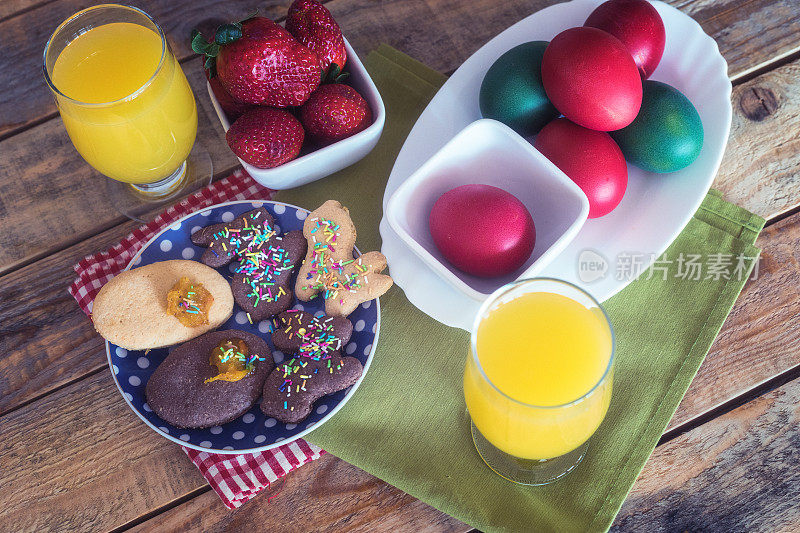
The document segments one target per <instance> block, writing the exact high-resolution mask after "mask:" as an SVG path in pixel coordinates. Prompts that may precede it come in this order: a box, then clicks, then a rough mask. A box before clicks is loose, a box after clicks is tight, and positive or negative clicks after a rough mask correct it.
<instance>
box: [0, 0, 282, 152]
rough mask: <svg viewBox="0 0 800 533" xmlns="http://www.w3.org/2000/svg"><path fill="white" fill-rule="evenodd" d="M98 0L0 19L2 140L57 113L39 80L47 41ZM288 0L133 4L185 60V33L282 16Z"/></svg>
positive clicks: (66, 1)
mask: <svg viewBox="0 0 800 533" xmlns="http://www.w3.org/2000/svg"><path fill="white" fill-rule="evenodd" d="M104 3H107V2H104V1H102V0H90V1H88V2H87V1H86V0H57V1H53V2H49V3H47V4H45V5H42V6H40V7H36V8H34V9H31V10H29V11H26V12H24V13H23V14H21V15H20V16H17V17H12V18H10V19H7V20H5V21H3V22H0V35H2V36H3V45H4V53H3V54H2V55H1V56H0V71H2V72H6V73H7V75H6V76H4V78H3V90H2V91H0V138H2V137H3V136H7V135H9V134H11V133H13V132H15V131H19V130H21V129H23V128H25V127H28V126H30V125H31V124H37V123H39V122H41V121H42V120H44V119H46V118H48V117H51V116H55V114H56V108H55V104H54V102H53V98H52V96H51V95H50V91H49V89H48V88H47V86H46V85H45V82H44V80H43V79H42V52H43V51H44V46H45V43H46V42H47V39H48V38H49V37H50V35H52V33H53V31H54V30H55V29H56V27H58V25H59V24H60V23H61V22H62V21H64V20H66V19H67V18H69V17H70V16H72V15H73V14H74V13H76V12H78V11H80V10H81V9H84V8H86V7H89V6H91V5H96V4H104ZM289 3H290V2H289V1H288V0H266V1H263V0H262V1H260V2H252V1H247V0H229V1H227V2H217V1H215V0H194V1H192V2H165V1H162V0H139V1H138V2H135V5H136V7H139V8H141V9H143V10H144V11H146V12H147V13H149V14H150V15H151V16H152V17H153V18H154V19H155V20H156V21H157V22H158V23H159V24H160V25H161V27H162V28H163V29H164V32H165V34H166V35H167V38H168V40H169V44H170V47H171V48H172V50H173V51H174V53H175V55H176V56H177V57H178V58H180V59H184V58H187V57H189V56H191V55H193V54H194V52H192V51H191V49H190V48H189V35H190V33H191V31H192V29H193V28H194V27H200V28H201V29H204V30H209V29H213V28H215V27H216V26H217V25H218V24H220V23H222V22H228V21H230V20H237V19H238V18H239V17H244V16H246V15H248V14H249V13H252V11H253V9H254V8H256V7H258V9H259V11H260V12H261V13H264V14H265V15H266V16H271V17H279V16H282V15H285V13H286V6H288V5H289Z"/></svg>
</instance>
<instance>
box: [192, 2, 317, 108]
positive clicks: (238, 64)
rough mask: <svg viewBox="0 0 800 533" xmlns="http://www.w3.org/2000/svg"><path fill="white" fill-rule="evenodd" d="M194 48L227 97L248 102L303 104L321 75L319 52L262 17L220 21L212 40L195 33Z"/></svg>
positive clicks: (279, 105)
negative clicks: (232, 21)
mask: <svg viewBox="0 0 800 533" xmlns="http://www.w3.org/2000/svg"><path fill="white" fill-rule="evenodd" d="M192 49H194V51H195V52H197V53H201V54H204V55H206V56H207V57H208V58H209V59H207V60H206V67H207V68H209V69H210V70H211V72H212V75H213V74H214V73H216V75H217V76H219V81H220V83H221V84H222V86H223V87H224V88H225V90H226V91H228V93H230V95H231V96H233V97H234V98H235V99H236V100H239V101H241V102H244V103H248V104H261V105H267V106H273V107H289V106H298V105H301V104H302V103H303V102H305V101H306V100H307V99H308V96H309V95H310V94H311V93H312V92H313V91H314V89H316V88H317V87H318V86H319V84H320V80H321V78H322V71H321V68H320V66H319V58H318V57H317V55H316V54H315V53H314V52H312V51H311V50H309V49H308V48H306V47H305V46H304V45H302V44H300V43H299V42H298V41H297V40H296V39H295V38H294V37H292V35H291V34H290V33H289V32H288V31H286V30H284V29H283V28H281V27H280V26H278V25H277V24H275V23H274V22H272V21H271V20H269V19H268V18H264V17H253V18H250V19H247V20H245V21H243V22H236V23H233V24H223V25H222V26H220V27H219V28H217V31H216V34H215V35H214V42H213V43H211V44H208V43H206V41H205V38H203V36H202V35H201V34H200V33H199V32H194V35H193V38H192Z"/></svg>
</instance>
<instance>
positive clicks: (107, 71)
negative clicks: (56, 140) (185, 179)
mask: <svg viewBox="0 0 800 533" xmlns="http://www.w3.org/2000/svg"><path fill="white" fill-rule="evenodd" d="M52 81H53V84H54V85H55V87H56V88H57V89H58V91H59V92H60V93H61V94H60V95H56V99H57V101H58V106H59V110H60V112H61V117H62V119H63V120H64V126H65V127H66V129H67V132H68V133H69V136H70V139H72V143H73V144H74V145H75V148H77V150H78V152H79V153H80V154H81V155H82V156H83V158H84V159H85V160H86V161H87V162H88V163H89V164H90V165H92V166H93V167H94V168H96V169H97V170H98V171H100V172H101V173H103V174H105V175H106V176H108V177H109V178H113V179H115V180H119V181H124V182H128V183H152V182H155V181H158V180H161V179H163V178H166V177H167V176H169V175H170V174H172V173H173V172H174V171H175V170H177V169H178V168H179V167H180V166H181V164H182V163H183V161H185V160H186V157H187V156H188V155H189V152H190V151H191V149H192V145H193V144H194V139H195V135H196V134H197V108H196V106H195V102H194V96H193V95H192V91H191V88H190V87H189V83H188V82H187V81H186V76H184V74H183V71H182V70H181V68H180V65H179V64H178V63H177V61H176V60H175V57H174V56H173V55H172V53H171V52H170V51H169V48H168V47H167V45H166V42H165V41H163V40H162V38H161V36H160V35H159V34H158V33H156V32H155V31H153V30H151V29H149V28H146V27H144V26H141V25H138V24H132V23H128V22H114V23H110V24H104V25H101V26H97V27H94V28H92V29H90V30H88V31H86V32H85V33H82V34H80V35H79V36H78V37H76V38H75V39H73V40H72V41H71V42H70V43H69V44H68V45H67V46H66V47H65V48H64V49H63V50H62V51H61V53H60V54H59V55H58V58H57V59H56V61H55V64H54V66H53V72H52ZM62 95H64V96H67V97H68V98H65V97H64V96H62ZM87 104H88V105H87Z"/></svg>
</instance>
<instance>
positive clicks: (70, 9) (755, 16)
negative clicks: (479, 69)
mask: <svg viewBox="0 0 800 533" xmlns="http://www.w3.org/2000/svg"><path fill="white" fill-rule="evenodd" d="M94 3H101V2H100V0H92V1H91V2H89V4H94ZM554 3H557V0H507V1H506V2H503V3H500V4H498V3H497V2H495V1H494V0H474V1H472V2H460V1H458V0H436V1H433V0H392V1H385V2H374V1H373V0H333V1H331V2H330V3H329V8H330V9H331V11H332V12H333V14H334V16H335V17H336V19H337V21H338V22H339V23H340V25H341V26H342V28H344V32H345V35H346V36H347V37H348V39H349V40H350V41H351V42H352V43H353V45H354V47H355V48H356V50H357V51H358V52H359V53H364V52H366V51H368V50H371V49H372V48H374V47H375V46H376V45H377V44H378V43H380V42H381V41H384V42H388V43H389V44H391V45H393V46H395V47H397V48H399V49H400V50H403V51H404V52H407V53H409V54H411V55H412V56H414V57H416V58H417V59H420V60H421V61H423V62H425V63H427V64H428V65H430V66H431V67H433V68H435V69H437V70H439V71H440V72H450V71H451V70H453V69H455V68H456V67H457V66H458V65H460V64H461V63H462V62H463V61H464V59H466V58H467V57H468V56H469V55H470V54H472V53H473V52H474V51H475V50H477V49H478V48H479V47H480V46H481V45H482V44H483V43H485V42H486V41H488V40H489V39H490V38H492V37H494V36H495V35H497V34H498V33H499V32H500V31H502V30H503V29H505V28H506V27H508V26H510V25H511V24H513V23H515V22H517V21H518V20H520V19H521V18H523V17H525V16H527V15H529V14H531V13H533V12H534V11H537V10H539V9H541V8H543V7H545V6H548V5H551V4H554ZM670 3H672V4H673V5H676V6H677V7H679V8H680V9H681V10H683V11H685V12H687V13H688V14H690V15H691V16H693V17H694V18H695V19H696V20H698V22H700V24H701V25H702V26H703V27H704V29H705V30H706V31H707V32H709V34H710V35H711V36H712V37H714V38H715V39H717V42H718V43H719V46H720V50H721V51H722V53H723V55H724V56H725V58H726V59H727V60H728V63H729V66H730V67H729V73H730V75H731V76H732V77H733V78H736V77H738V76H741V75H742V74H744V73H747V72H751V71H753V70H754V69H757V68H759V67H761V66H762V65H763V64H764V63H765V62H767V61H770V60H773V59H775V58H776V57H779V56H785V55H787V54H790V53H792V52H795V51H797V50H799V49H800V38H798V34H797V32H796V31H794V28H795V27H796V25H797V24H798V23H800V5H798V4H797V2H794V1H793V0H772V1H767V2H752V1H750V0H692V1H686V0H672V1H671V2H670ZM288 4H289V1H288V0H270V1H266V2H259V3H258V7H259V8H260V10H261V13H263V14H265V15H267V16H271V17H282V16H283V15H285V6H287V5H288ZM86 5H87V2H85V1H83V0H58V1H55V2H51V3H48V4H47V5H45V6H42V7H40V8H35V9H32V10H30V11H27V12H25V13H23V14H22V15H20V16H19V17H13V18H12V19H9V20H7V21H5V22H0V35H3V36H4V43H7V45H6V50H7V52H6V53H5V54H4V55H3V56H1V57H0V71H3V72H13V73H14V75H13V76H10V77H8V81H7V82H6V87H4V90H3V91H0V137H2V136H4V135H8V134H10V133H12V132H14V131H18V130H20V129H21V128H24V127H26V126H28V125H30V124H35V123H39V122H41V121H42V120H43V119H44V118H46V117H48V116H51V115H53V114H54V113H55V107H54V105H53V101H52V98H51V97H50V95H49V94H48V90H47V88H46V87H45V85H44V83H43V82H42V79H41V74H40V72H41V51H42V49H43V47H44V43H45V42H46V41H47V38H48V37H49V35H50V34H51V33H52V31H53V30H54V29H55V28H56V26H57V25H58V24H59V23H60V22H61V21H62V20H64V19H65V18H67V17H69V16H70V15H72V14H73V13H74V12H76V11H78V10H79V9H81V8H83V7H86ZM137 5H138V6H139V7H142V8H143V9H144V10H145V11H147V12H148V13H150V14H151V15H153V17H154V18H155V20H157V21H158V22H159V23H160V24H161V25H162V26H163V28H164V30H165V32H166V33H167V35H168V36H169V40H170V44H171V46H172V48H173V50H174V51H175V53H176V55H177V56H178V57H179V58H185V57H187V56H188V55H190V54H191V52H190V50H189V48H188V35H189V32H190V31H191V29H192V28H193V27H194V26H198V25H201V26H204V27H206V28H209V27H214V26H216V24H217V23H219V22H220V21H228V20H233V19H235V18H237V17H240V16H242V15H244V14H246V13H247V12H248V11H249V10H251V9H253V7H254V6H253V3H252V2H247V1H246V0H234V1H230V2H223V3H219V2H215V1H214V0H197V1H195V2H186V3H179V4H178V5H177V6H174V5H173V3H171V2H164V1H161V0H140V2H138V4H137ZM478 21H479V22H478ZM11 43H13V46H9V44H11Z"/></svg>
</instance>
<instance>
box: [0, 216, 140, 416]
mask: <svg viewBox="0 0 800 533" xmlns="http://www.w3.org/2000/svg"><path fill="white" fill-rule="evenodd" d="M137 226H138V224H137V223H135V222H132V221H131V222H127V223H123V224H120V225H118V226H114V227H113V228H111V229H110V230H108V231H105V232H103V233H101V234H99V235H96V236H95V237H93V238H91V239H88V240H85V241H82V242H80V243H78V244H76V245H74V246H71V247H69V248H67V249H65V250H62V251H60V252H59V253H56V254H53V255H50V256H48V257H46V258H44V259H42V260H40V261H37V262H36V263H34V264H32V265H29V266H28V267H26V268H22V269H20V270H17V271H15V272H13V273H11V274H8V275H6V276H4V277H2V278H0V302H2V303H3V305H0V324H2V326H0V354H2V356H0V391H2V392H1V393H0V414H2V413H5V412H7V411H9V410H11V409H14V408H15V407H17V406H19V405H20V404H23V403H25V402H28V401H31V400H32V399H34V398H36V397H39V396H42V395H44V394H47V393H48V392H50V391H52V390H54V389H57V388H58V387H61V386H63V385H64V384H66V383H70V382H72V381H75V380H78V379H81V378H82V377H85V376H86V375H87V374H89V373H92V372H96V371H97V370H99V369H101V368H103V367H105V366H106V361H105V357H104V351H105V348H104V343H103V339H102V338H100V336H99V335H97V333H96V332H95V331H94V328H93V327H92V323H91V321H90V320H89V318H88V317H86V315H84V314H83V312H82V311H81V310H80V309H79V308H78V304H77V303H76V302H75V300H74V299H73V298H72V296H71V295H70V294H69V293H68V292H67V287H69V285H70V284H71V283H72V280H73V279H74V278H75V273H74V271H73V270H72V265H74V264H75V263H77V262H78V261H79V260H81V259H82V258H83V257H84V256H86V255H89V254H92V253H95V252H98V251H100V250H104V249H106V248H108V247H110V246H113V245H114V244H116V243H118V242H119V241H120V240H122V238H123V237H125V236H126V235H127V234H128V233H130V232H131V231H133V230H134V229H135V228H136V227H137Z"/></svg>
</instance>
